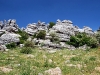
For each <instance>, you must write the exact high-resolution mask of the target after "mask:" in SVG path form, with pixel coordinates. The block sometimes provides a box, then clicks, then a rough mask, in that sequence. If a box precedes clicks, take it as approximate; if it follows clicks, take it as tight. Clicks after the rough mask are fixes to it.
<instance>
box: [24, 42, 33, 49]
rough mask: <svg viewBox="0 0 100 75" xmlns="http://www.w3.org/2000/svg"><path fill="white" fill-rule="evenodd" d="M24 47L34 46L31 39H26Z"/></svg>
mask: <svg viewBox="0 0 100 75" xmlns="http://www.w3.org/2000/svg"><path fill="white" fill-rule="evenodd" d="M24 46H25V47H31V48H34V43H33V42H32V41H26V42H25V44H24Z"/></svg>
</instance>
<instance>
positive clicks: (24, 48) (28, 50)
mask: <svg viewBox="0 0 100 75" xmlns="http://www.w3.org/2000/svg"><path fill="white" fill-rule="evenodd" d="M20 52H21V53H24V54H31V53H32V48H30V47H23V48H22V49H21V51H20Z"/></svg>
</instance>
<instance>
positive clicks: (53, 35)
mask: <svg viewBox="0 0 100 75" xmlns="http://www.w3.org/2000/svg"><path fill="white" fill-rule="evenodd" d="M50 36H51V37H52V38H51V39H50V41H51V42H55V43H59V38H58V36H57V34H56V33H55V32H52V33H50Z"/></svg>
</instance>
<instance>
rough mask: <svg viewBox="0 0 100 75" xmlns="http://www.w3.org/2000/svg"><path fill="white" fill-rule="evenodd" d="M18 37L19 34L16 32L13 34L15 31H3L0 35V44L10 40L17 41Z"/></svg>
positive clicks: (10, 41) (7, 42)
mask: <svg viewBox="0 0 100 75" xmlns="http://www.w3.org/2000/svg"><path fill="white" fill-rule="evenodd" d="M19 37H21V36H20V35H18V34H15V33H5V34H3V35H1V37H0V44H3V45H4V44H9V43H12V42H15V43H17V42H19V41H20V40H19Z"/></svg>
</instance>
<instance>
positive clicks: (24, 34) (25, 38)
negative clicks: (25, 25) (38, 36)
mask: <svg viewBox="0 0 100 75" xmlns="http://www.w3.org/2000/svg"><path fill="white" fill-rule="evenodd" d="M17 34H19V35H21V37H20V43H21V44H23V43H24V42H25V41H26V40H27V39H28V37H29V35H28V33H26V32H25V31H22V30H20V29H18V32H17Z"/></svg>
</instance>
